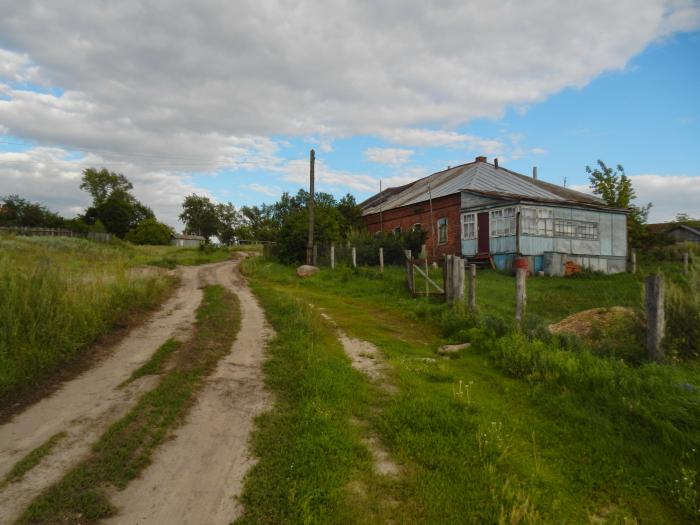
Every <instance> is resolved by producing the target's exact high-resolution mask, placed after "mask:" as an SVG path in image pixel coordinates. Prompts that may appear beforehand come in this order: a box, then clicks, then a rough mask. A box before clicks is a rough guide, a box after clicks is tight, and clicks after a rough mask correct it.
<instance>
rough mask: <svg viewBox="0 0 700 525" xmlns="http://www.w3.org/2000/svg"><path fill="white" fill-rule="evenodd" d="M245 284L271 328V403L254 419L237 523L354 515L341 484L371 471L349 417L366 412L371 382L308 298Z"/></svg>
mask: <svg viewBox="0 0 700 525" xmlns="http://www.w3.org/2000/svg"><path fill="white" fill-rule="evenodd" d="M251 286H252V288H253V291H254V292H255V294H256V295H257V297H258V298H259V299H260V301H261V303H262V305H263V307H264V308H265V311H266V315H267V318H268V320H269V321H270V323H271V324H272V326H273V327H274V329H275V331H276V334H277V335H276V337H275V338H274V339H273V340H272V341H271V343H270V344H269V346H268V352H269V357H268V360H267V361H266V363H265V365H264V371H265V379H266V383H267V388H268V389H269V390H270V391H272V392H273V393H274V395H275V405H274V408H273V409H272V410H270V411H268V412H265V413H264V414H262V415H260V416H259V417H258V418H257V420H256V430H255V432H254V434H253V438H252V449H253V453H254V455H255V456H257V458H258V462H257V463H256V465H255V466H254V467H253V468H252V470H251V471H250V472H249V474H248V477H247V479H246V484H245V487H244V490H243V494H242V497H241V499H242V501H243V503H244V505H245V515H244V516H242V517H241V518H240V519H239V520H238V521H237V523H245V524H247V523H251V524H252V523H254V524H264V523H269V524H276V523H348V522H355V521H356V520H357V519H358V516H357V513H356V510H357V509H356V508H355V507H354V506H353V505H352V502H351V501H350V500H349V499H348V486H349V484H351V483H354V481H355V480H357V479H358V478H359V479H361V480H363V479H367V477H368V476H371V475H372V474H371V472H372V460H371V456H370V454H369V451H368V450H367V448H366V446H365V445H364V444H363V443H362V440H361V430H360V429H359V428H357V426H355V425H352V424H351V422H350V421H351V419H352V418H362V417H365V416H366V412H367V410H368V407H369V406H370V403H371V397H372V395H371V394H372V386H371V385H369V383H368V382H367V381H366V379H365V378H364V377H362V375H361V374H360V373H359V372H357V371H356V370H354V369H353V368H352V367H351V365H350V362H349V360H348V358H347V357H346V356H345V354H344V352H343V349H342V347H341V345H340V343H339V342H338V340H337V338H336V337H335V335H334V334H333V333H332V331H331V330H330V329H329V328H328V326H327V325H325V324H324V323H323V322H322V321H321V319H319V316H318V314H317V313H315V312H314V311H312V309H311V308H309V306H308V305H307V304H305V303H303V302H301V301H299V300H298V299H296V298H294V297H293V296H290V295H288V294H284V293H279V292H277V291H275V290H272V289H270V288H268V287H267V286H266V285H265V284H264V283H262V282H260V281H259V280H256V279H255V278H253V280H252V282H251Z"/></svg>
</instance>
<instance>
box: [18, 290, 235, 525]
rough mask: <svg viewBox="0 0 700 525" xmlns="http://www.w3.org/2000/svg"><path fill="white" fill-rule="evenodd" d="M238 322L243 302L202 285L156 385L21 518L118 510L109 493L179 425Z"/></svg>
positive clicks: (68, 519) (43, 519) (87, 516)
mask: <svg viewBox="0 0 700 525" xmlns="http://www.w3.org/2000/svg"><path fill="white" fill-rule="evenodd" d="M239 327H240V305H239V302H238V299H237V297H236V296H235V295H233V294H231V293H230V292H228V291H226V290H225V289H224V288H222V287H221V286H209V287H207V288H205V289H204V298H203V300H202V304H201V306H200V307H199V309H198V311H197V322H196V325H195V333H194V335H193V336H192V338H191V339H190V340H189V341H187V342H185V343H182V346H181V347H180V349H179V350H178V351H177V352H176V353H174V354H171V362H170V364H171V365H172V366H171V367H169V371H168V372H167V373H166V374H165V375H163V377H162V378H161V380H160V382H159V383H158V386H156V387H155V388H154V389H153V390H151V391H150V392H148V393H146V394H144V395H143V397H142V398H141V399H140V400H139V402H138V403H137V405H136V406H135V407H134V408H133V409H132V410H131V411H130V412H129V413H128V414H127V415H126V416H124V417H123V418H122V419H121V420H119V421H118V422H116V423H115V424H113V425H112V426H111V427H110V428H109V429H108V430H107V431H106V432H105V433H104V434H103V435H102V437H101V438H100V439H99V441H98V442H97V443H96V444H95V446H94V447H93V453H92V455H91V457H90V458H89V459H88V460H86V461H84V462H83V463H81V464H80V465H78V466H77V467H75V468H74V469H72V470H71V471H70V472H69V473H68V474H66V476H65V477H64V478H63V479H61V480H60V481H59V482H58V483H56V484H55V485H53V486H52V487H50V488H49V489H47V490H46V491H45V492H44V493H43V494H41V495H40V496H39V497H38V498H36V499H35V500H34V501H33V502H32V504H31V505H30V506H29V508H28V509H27V510H26V511H25V513H24V514H23V515H22V517H21V518H20V519H19V521H18V523H32V524H39V523H47V524H48V523H83V524H84V523H95V522H97V521H98V520H100V519H103V518H106V517H108V516H110V515H112V514H113V513H114V512H115V509H114V507H113V506H112V504H111V503H110V502H109V499H108V497H107V493H108V492H109V490H110V487H116V488H118V489H120V488H124V487H125V486H126V485H127V484H128V483H129V481H131V480H132V479H134V478H135V477H137V476H138V475H139V474H140V473H141V471H142V470H143V469H144V468H145V467H146V466H148V464H149V463H150V458H151V454H152V452H153V450H154V449H155V448H156V447H157V446H158V445H159V444H160V443H162V442H163V440H165V439H166V437H167V436H168V433H169V432H170V431H171V430H172V429H173V428H174V427H175V426H177V425H178V424H179V423H180V422H181V421H182V420H183V416H184V415H185V413H186V412H187V410H188V408H189V407H190V406H191V405H192V403H193V402H194V400H195V398H196V393H197V391H198V390H199V389H200V388H201V386H202V385H203V381H204V378H205V377H206V375H207V374H208V373H209V372H211V370H212V369H213V368H214V366H215V365H216V363H217V362H218V360H219V359H220V358H221V357H222V356H224V355H225V354H227V353H228V352H229V351H230V349H231V345H232V343H233V340H234V339H235V337H236V334H237V333H238V330H239Z"/></svg>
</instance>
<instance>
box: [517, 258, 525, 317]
mask: <svg viewBox="0 0 700 525" xmlns="http://www.w3.org/2000/svg"><path fill="white" fill-rule="evenodd" d="M526 281H527V269H525V268H516V270H515V320H516V321H517V323H518V324H520V323H522V320H523V317H525V305H526V303H527V291H526Z"/></svg>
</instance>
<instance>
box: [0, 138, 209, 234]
mask: <svg viewBox="0 0 700 525" xmlns="http://www.w3.org/2000/svg"><path fill="white" fill-rule="evenodd" d="M104 164H105V163H104V159H103V158H102V157H100V156H99V155H94V154H89V155H87V156H85V157H84V158H81V159H75V158H73V156H72V155H70V154H69V152H67V151H65V150H62V149H60V148H34V149H31V150H28V151H24V152H10V153H8V152H0V166H2V168H3V169H2V195H7V194H12V193H17V194H20V195H21V196H22V197H24V198H26V199H29V200H30V201H36V202H41V203H42V204H44V205H46V206H47V207H48V208H49V209H51V210H52V211H56V212H58V213H60V214H62V215H64V216H66V217H73V216H75V215H76V214H77V213H82V212H83V211H85V208H87V207H88V206H90V203H91V199H90V196H89V195H88V194H87V193H86V192H84V191H82V190H80V181H81V177H82V170H83V169H85V168H86V167H90V166H103V165H104ZM117 171H124V172H125V173H128V178H129V180H130V181H131V182H132V183H133V185H134V190H133V193H134V195H135V197H136V198H137V199H139V200H141V202H143V203H144V204H146V205H147V206H149V207H151V208H152V209H153V211H154V212H155V214H156V216H157V217H158V219H159V220H161V221H164V222H166V223H168V224H170V225H171V226H175V227H178V228H179V227H180V226H181V224H180V222H179V219H178V215H179V214H180V212H181V211H182V210H181V205H182V201H183V199H184V197H185V196H186V195H188V194H190V193H198V194H200V195H203V194H204V195H206V194H207V191H206V190H204V189H202V188H199V187H197V186H196V185H195V184H194V183H192V181H191V180H190V179H189V177H186V176H184V175H174V174H172V173H166V172H164V171H162V170H140V169H139V168H138V167H137V166H135V165H129V164H126V163H123V164H121V165H120V166H119V168H118V169H117Z"/></svg>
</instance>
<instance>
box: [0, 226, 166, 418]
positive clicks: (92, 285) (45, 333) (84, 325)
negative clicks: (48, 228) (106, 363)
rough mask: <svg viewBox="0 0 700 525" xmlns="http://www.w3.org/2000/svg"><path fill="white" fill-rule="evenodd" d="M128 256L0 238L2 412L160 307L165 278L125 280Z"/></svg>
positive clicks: (79, 244) (63, 243)
mask: <svg viewBox="0 0 700 525" xmlns="http://www.w3.org/2000/svg"><path fill="white" fill-rule="evenodd" d="M132 257H133V252H132V249H131V248H130V247H128V246H127V247H120V246H111V245H100V244H97V243H92V242H89V241H82V240H81V241H78V240H75V239H37V238H31V239H26V240H24V239H23V240H0V406H2V405H4V404H5V403H6V402H7V401H8V399H9V397H10V396H12V395H13V394H15V393H17V392H18V391H19V390H21V389H23V388H24V389H28V388H31V387H32V386H33V385H35V384H36V383H37V382H38V381H39V380H41V379H42V378H44V377H46V376H47V375H48V374H50V373H51V372H53V371H54V370H56V369H57V368H58V367H60V366H63V365H65V364H66V363H68V362H69V361H70V360H71V359H72V358H74V357H75V356H76V355H77V354H78V353H79V352H80V351H81V350H82V349H84V348H85V347H86V345H88V344H89V343H91V342H92V341H94V340H95V339H96V338H97V337H98V336H100V335H102V334H104V333H106V332H108V331H109V330H110V329H111V328H113V327H114V326H115V324H117V323H119V322H122V321H124V320H125V318H126V317H128V316H129V315H130V314H132V313H133V312H135V311H144V310H146V309H148V308H150V307H151V306H153V305H154V304H155V303H156V302H157V301H158V299H159V298H160V297H161V296H162V294H163V293H164V291H165V290H166V289H167V288H168V285H169V280H168V279H167V278H165V277H162V276H160V277H156V276H141V277H135V276H132V275H130V274H129V272H128V271H127V270H128V266H129V264H130V261H131V259H132Z"/></svg>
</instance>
